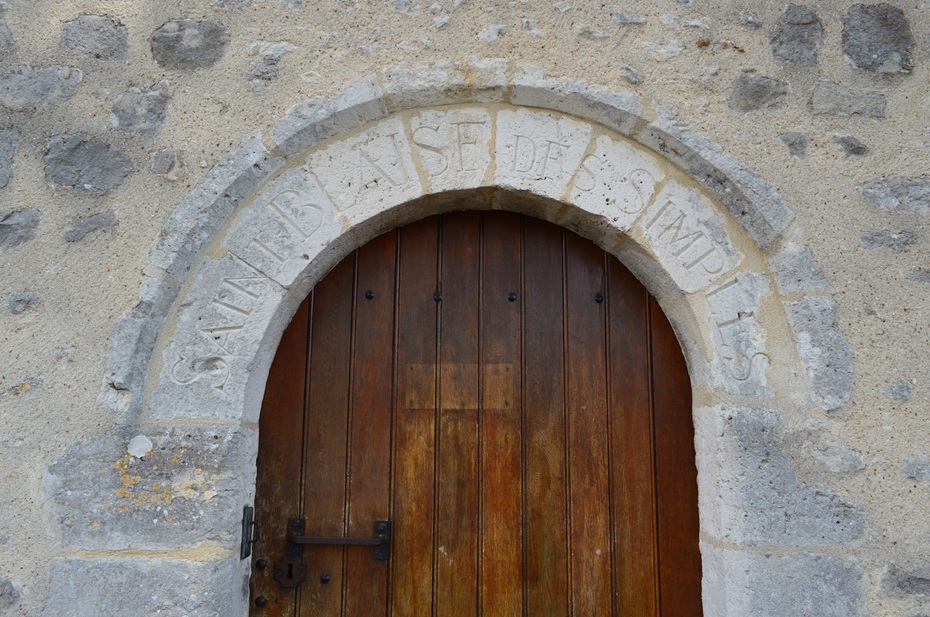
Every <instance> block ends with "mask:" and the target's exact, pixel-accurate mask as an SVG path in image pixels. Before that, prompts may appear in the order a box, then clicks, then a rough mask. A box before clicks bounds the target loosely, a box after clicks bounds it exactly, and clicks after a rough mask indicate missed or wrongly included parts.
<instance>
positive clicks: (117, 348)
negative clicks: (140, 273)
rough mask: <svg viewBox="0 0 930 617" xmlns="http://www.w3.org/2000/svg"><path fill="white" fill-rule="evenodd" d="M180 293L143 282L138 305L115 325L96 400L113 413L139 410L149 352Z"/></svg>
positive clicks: (154, 281)
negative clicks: (101, 383) (100, 387)
mask: <svg viewBox="0 0 930 617" xmlns="http://www.w3.org/2000/svg"><path fill="white" fill-rule="evenodd" d="M179 289H180V287H179V286H177V285H172V284H168V283H164V282H162V281H159V280H157V279H153V278H144V279H143V281H142V289H141V291H140V292H139V303H138V304H137V305H136V306H135V308H134V309H133V310H132V312H131V313H130V314H129V315H125V316H123V317H122V318H120V320H119V323H117V325H116V330H115V332H114V334H113V338H112V339H111V341H110V351H109V353H108V354H107V363H106V370H105V372H104V384H103V390H102V391H101V393H100V396H99V400H100V402H101V403H103V404H104V405H105V406H106V407H107V408H108V409H110V410H111V411H112V412H114V413H118V414H127V415H134V414H136V413H138V411H139V410H140V408H141V403H142V391H143V389H144V387H145V373H146V371H147V370H148V364H149V359H150V358H151V355H152V349H153V348H154V346H155V340H156V339H157V338H158V333H159V331H160V330H161V326H162V324H163V323H164V321H165V315H167V314H168V310H169V309H170V307H171V304H172V303H173V302H174V299H175V298H176V297H177V294H178V290H179Z"/></svg>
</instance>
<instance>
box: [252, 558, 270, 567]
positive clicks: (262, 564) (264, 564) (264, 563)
mask: <svg viewBox="0 0 930 617" xmlns="http://www.w3.org/2000/svg"><path fill="white" fill-rule="evenodd" d="M255 567H256V568H258V569H259V570H264V569H265V568H267V567H268V560H267V559H259V560H258V561H256V562H255Z"/></svg>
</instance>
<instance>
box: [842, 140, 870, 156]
mask: <svg viewBox="0 0 930 617" xmlns="http://www.w3.org/2000/svg"><path fill="white" fill-rule="evenodd" d="M834 141H835V142H836V143H838V144H839V145H840V146H841V147H842V148H843V152H845V153H846V155H847V156H864V155H866V154H868V153H869V147H868V146H866V145H865V144H864V143H862V142H861V141H859V140H858V139H856V138H855V137H853V136H852V135H840V136H838V137H835V138H834Z"/></svg>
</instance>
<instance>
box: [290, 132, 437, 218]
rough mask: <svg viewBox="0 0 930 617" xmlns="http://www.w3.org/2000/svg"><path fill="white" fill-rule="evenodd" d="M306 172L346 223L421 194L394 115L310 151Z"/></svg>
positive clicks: (407, 143) (405, 137)
mask: <svg viewBox="0 0 930 617" xmlns="http://www.w3.org/2000/svg"><path fill="white" fill-rule="evenodd" d="M307 169H308V170H309V171H310V172H311V173H312V174H313V175H314V176H316V178H317V180H318V181H319V183H320V185H321V186H322V187H323V189H324V190H325V191H326V193H327V195H329V197H330V199H331V200H332V203H333V205H335V206H336V209H337V210H338V211H339V212H340V213H341V214H342V215H343V216H345V217H346V218H347V220H348V221H352V222H356V221H362V220H365V219H367V218H369V217H370V216H373V215H374V214H376V213H378V212H381V211H384V210H387V209H388V207H389V206H392V205H398V204H402V203H404V202H406V201H409V200H411V199H414V198H416V197H419V196H420V195H421V194H422V193H423V187H422V185H421V183H420V176H419V174H417V169H416V166H415V165H414V163H413V154H412V152H411V146H410V142H409V141H408V140H407V132H406V130H405V127H404V125H403V122H402V120H401V119H400V118H399V117H393V118H390V119H388V120H384V121H382V122H380V123H378V124H376V125H374V126H372V127H371V128H369V129H368V130H366V131H365V132H363V133H361V134H359V135H355V136H353V137H349V138H347V139H343V140H340V141H337V142H335V143H333V144H331V145H329V146H327V147H325V148H322V149H320V150H317V151H315V152H312V153H311V154H310V156H309V157H308V158H307Z"/></svg>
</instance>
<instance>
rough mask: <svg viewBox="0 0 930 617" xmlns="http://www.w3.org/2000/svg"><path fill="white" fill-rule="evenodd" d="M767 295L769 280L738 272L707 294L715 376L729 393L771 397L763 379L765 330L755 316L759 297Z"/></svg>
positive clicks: (766, 366)
mask: <svg viewBox="0 0 930 617" xmlns="http://www.w3.org/2000/svg"><path fill="white" fill-rule="evenodd" d="M768 294H769V280H768V278H767V277H766V276H765V275H764V274H760V273H758V272H743V273H740V274H738V275H736V276H735V277H734V278H732V279H729V280H727V281H725V282H724V283H722V284H721V285H718V286H717V287H714V288H713V289H711V290H710V291H708V292H707V304H708V309H709V310H708V316H709V321H710V323H709V325H710V330H711V337H712V338H713V341H714V347H715V349H716V352H717V359H716V361H715V362H716V363H717V364H718V366H719V369H720V370H718V371H717V372H716V373H717V375H718V376H719V380H720V381H722V384H721V385H723V387H724V388H725V389H726V391H727V392H728V393H729V394H740V395H743V396H758V397H768V396H771V395H772V390H771V388H769V386H768V384H767V382H766V378H765V371H766V369H767V368H768V365H769V357H768V354H767V353H766V347H765V343H766V341H765V331H764V330H763V329H762V325H761V324H760V322H759V317H758V315H759V311H760V303H761V301H762V298H763V297H765V296H766V295H768Z"/></svg>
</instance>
